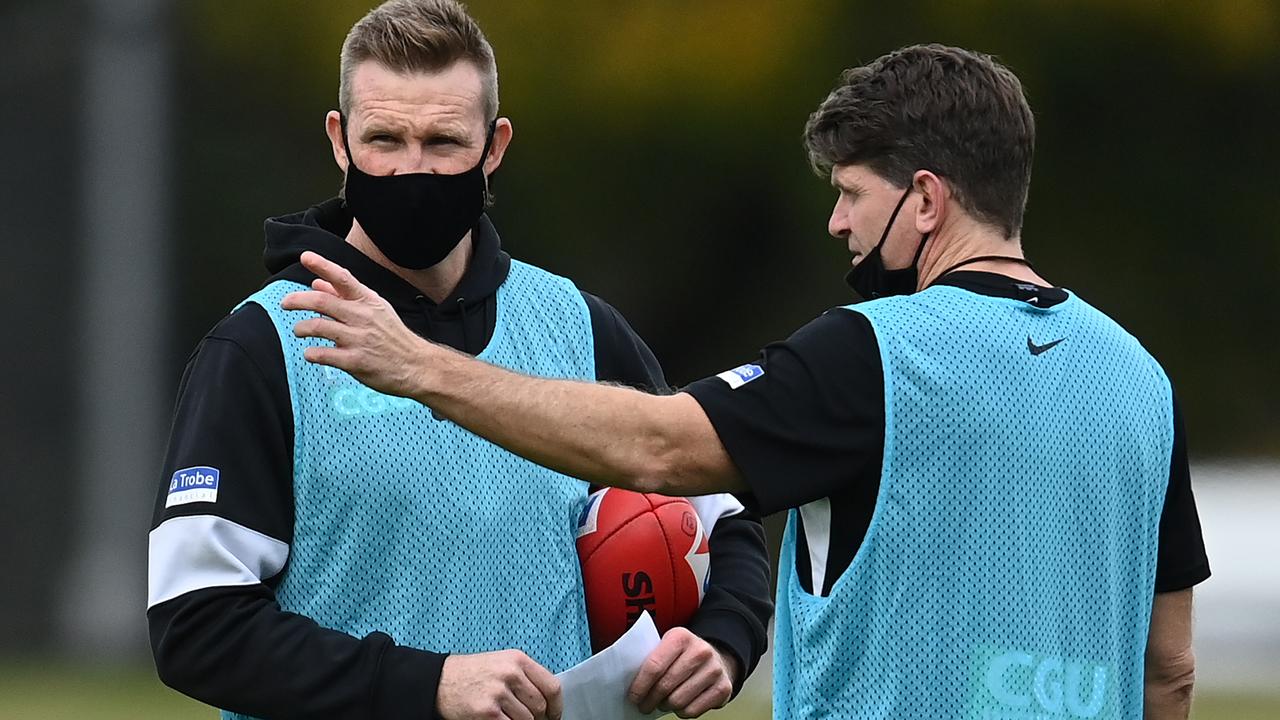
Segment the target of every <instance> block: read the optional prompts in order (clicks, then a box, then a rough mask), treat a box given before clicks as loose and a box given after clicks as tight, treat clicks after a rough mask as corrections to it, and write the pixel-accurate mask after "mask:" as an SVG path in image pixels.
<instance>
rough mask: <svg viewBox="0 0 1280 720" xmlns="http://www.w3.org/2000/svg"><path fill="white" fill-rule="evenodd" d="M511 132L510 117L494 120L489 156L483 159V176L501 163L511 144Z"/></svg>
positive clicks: (491, 172)
mask: <svg viewBox="0 0 1280 720" xmlns="http://www.w3.org/2000/svg"><path fill="white" fill-rule="evenodd" d="M513 132H514V131H513V130H512V127H511V120H510V119H508V118H504V117H500V118H498V119H497V121H495V122H494V125H493V142H492V143H490V144H489V156H488V157H486V158H485V159H484V174H485V177H488V176H489V175H492V174H493V172H494V171H495V170H497V169H498V166H499V165H501V164H502V158H503V156H504V155H506V154H507V148H508V147H510V145H511V135H512V133H513Z"/></svg>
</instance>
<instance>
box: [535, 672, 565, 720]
mask: <svg viewBox="0 0 1280 720" xmlns="http://www.w3.org/2000/svg"><path fill="white" fill-rule="evenodd" d="M525 676H526V677H528V678H529V682H531V683H533V685H534V687H535V688H536V689H537V691H538V693H539V695H541V696H542V698H543V699H544V700H545V701H546V706H545V709H546V716H547V717H548V718H551V720H559V718H560V716H561V715H562V714H564V696H563V694H562V693H561V692H560V680H559V679H557V678H556V676H555V675H552V674H551V671H550V670H547V669H546V668H544V667H542V666H541V665H539V664H538V663H536V662H534V661H533V660H530V661H529V665H528V667H526V668H525Z"/></svg>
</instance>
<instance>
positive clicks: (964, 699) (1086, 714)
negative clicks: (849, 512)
mask: <svg viewBox="0 0 1280 720" xmlns="http://www.w3.org/2000/svg"><path fill="white" fill-rule="evenodd" d="M848 310H851V311H854V312H859V313H862V314H863V315H865V316H866V317H867V318H868V319H869V320H870V322H871V325H872V327H873V328H874V330H875V333H876V337H877V339H878V341H879V345H880V355H881V361H882V362H883V366H884V378H885V447H884V466H883V473H882V476H881V481H880V489H879V496H878V498H877V501H876V508H875V513H874V515H873V517H872V520H871V524H870V527H869V528H868V530H867V534H866V537H865V539H864V541H863V544H862V546H861V547H860V549H859V551H858V553H857V555H856V556H855V558H854V560H853V563H852V564H851V565H850V567H849V568H848V569H847V570H846V571H845V573H844V574H843V575H842V576H841V577H840V578H839V579H838V580H837V582H836V583H835V585H834V587H833V588H832V591H831V594H830V596H829V597H815V596H814V595H811V594H809V593H808V592H806V591H804V590H803V589H802V588H801V586H800V583H799V581H798V580H797V578H796V576H795V565H794V558H795V548H796V537H795V534H796V523H797V512H796V511H794V510H793V511H792V512H791V516H790V518H789V522H788V526H787V531H786V536H785V539H784V549H783V558H784V559H785V560H784V562H783V566H782V569H781V571H780V577H779V582H778V586H779V587H778V614H777V621H776V648H775V657H776V662H775V674H774V683H775V687H774V716H775V717H777V718H787V719H788V720H801V719H808V718H842V719H845V718H859V719H861V718H895V719H905V720H917V719H918V720H960V719H964V720H1059V719H1062V720H1068V719H1074V718H1114V719H1116V720H1121V719H1123V720H1128V719H1131V718H1137V717H1141V716H1142V687H1143V655H1144V651H1145V648H1146V639H1147V630H1148V624H1149V622H1150V612H1151V598H1152V592H1153V587H1154V581H1155V565H1156V545H1157V530H1158V526H1159V519H1160V514H1161V509H1162V507H1163V504H1164V493H1165V489H1166V486H1167V484H1168V477H1169V463H1170V455H1171V453H1172V446H1173V418H1172V397H1171V390H1170V387H1169V382H1168V379H1167V378H1166V377H1165V374H1164V372H1163V371H1162V370H1161V369H1160V367H1159V365H1158V364H1157V363H1156V362H1155V360H1153V359H1152V358H1151V356H1150V355H1148V354H1147V353H1146V351H1144V350H1143V349H1142V347H1141V346H1140V345H1139V344H1138V342H1137V341H1136V340H1134V339H1133V338H1132V337H1131V336H1130V335H1128V334H1127V333H1126V332H1124V330H1123V329H1121V328H1120V327H1119V326H1118V325H1116V324H1115V323H1114V322H1113V321H1111V320H1110V319H1108V318H1107V317H1106V316H1104V315H1103V314H1102V313H1100V312H1098V311H1097V310H1095V309H1093V308H1092V307H1090V306H1088V305H1087V304H1086V303H1084V302H1083V301H1081V300H1080V299H1078V298H1077V297H1075V296H1074V295H1071V296H1069V297H1068V299H1067V300H1066V301H1064V302H1062V303H1060V304H1058V305H1056V306H1053V307H1050V308H1043V309H1042V308H1037V307H1035V306H1033V305H1030V304H1028V303H1025V302H1021V301H1017V300H1011V299H1003V298H992V297H986V296H982V295H978V294H974V293H970V292H967V291H964V290H960V289H958V288H951V287H933V288H930V289H928V290H925V291H923V292H920V293H917V294H915V295H910V296H905V297H894V298H886V299H883V300H877V301H874V302H868V303H864V304H861V305H857V306H851V307H849V308H848ZM836 312H843V311H836ZM1055 342H1056V344H1053V343H1055Z"/></svg>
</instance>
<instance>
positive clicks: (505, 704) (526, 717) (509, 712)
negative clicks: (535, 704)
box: [498, 695, 542, 720]
mask: <svg viewBox="0 0 1280 720" xmlns="http://www.w3.org/2000/svg"><path fill="white" fill-rule="evenodd" d="M498 707H499V708H501V709H502V717H504V718H510V720H534V718H535V717H537V718H539V719H541V718H542V716H541V715H537V716H535V715H534V714H533V713H531V712H529V708H527V707H525V704H524V701H523V700H521V699H520V698H518V697H512V696H510V695H508V696H507V697H504V698H501V699H500V700H498Z"/></svg>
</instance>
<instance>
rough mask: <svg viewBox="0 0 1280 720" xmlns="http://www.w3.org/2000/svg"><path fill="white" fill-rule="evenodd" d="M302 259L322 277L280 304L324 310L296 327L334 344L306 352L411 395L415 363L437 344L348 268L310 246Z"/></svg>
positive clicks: (302, 333) (370, 383)
mask: <svg viewBox="0 0 1280 720" xmlns="http://www.w3.org/2000/svg"><path fill="white" fill-rule="evenodd" d="M301 260H302V264H303V266H304V267H306V268H307V269H308V270H310V271H311V272H313V273H315V274H316V275H317V276H319V279H318V280H315V281H314V282H312V283H311V287H312V288H313V290H311V291H309V292H296V293H290V294H289V295H286V296H285V297H284V299H283V300H282V301H281V303H280V306H281V307H282V308H284V309H285V310H309V311H312V312H316V313H320V314H321V315H324V316H326V317H320V318H311V319H309V320H302V321H300V322H298V323H297V324H296V325H294V327H293V333H294V334H295V335H297V336H298V337H316V338H323V339H325V340H330V341H332V342H333V344H334V347H310V348H307V349H306V351H305V352H304V353H303V355H304V357H306V359H307V360H309V361H311V362H313V363H318V364H320V365H331V366H333V367H336V368H339V369H341V370H346V371H347V372H349V373H351V374H352V375H354V376H355V377H356V378H357V379H358V380H360V382H362V383H364V384H365V385H368V386H369V387H371V388H373V389H374V390H377V391H379V392H383V393H387V394H389V395H401V396H404V397H411V396H412V394H413V390H414V385H415V380H416V379H417V373H418V368H421V367H422V365H417V364H416V363H422V362H423V360H424V357H426V356H428V355H430V353H431V352H432V351H434V350H436V349H437V348H435V346H433V345H432V344H431V343H429V342H427V341H426V340H423V339H422V338H420V337H418V336H417V335H415V334H414V333H413V331H412V330H410V329H409V328H407V327H405V325H404V323H403V322H401V321H400V316H399V315H397V314H396V311H395V310H394V309H393V308H392V307H391V304H390V303H388V302H387V301H386V300H384V299H383V298H382V297H381V296H380V295H378V294H377V293H376V292H374V291H373V290H370V289H369V288H367V287H365V286H364V285H362V284H361V283H360V281H358V280H356V278H355V276H354V275H352V274H351V272H350V271H349V270H347V269H346V268H344V267H342V266H340V265H337V264H335V263H332V262H329V261H328V260H326V259H324V258H322V257H320V256H319V255H317V254H316V253H313V252H310V251H308V252H304V253H302V258H301Z"/></svg>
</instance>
